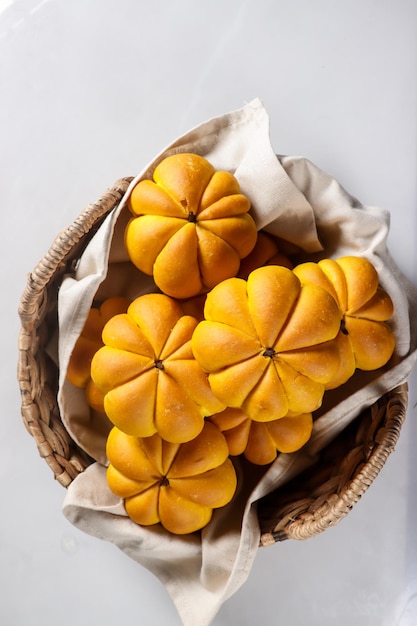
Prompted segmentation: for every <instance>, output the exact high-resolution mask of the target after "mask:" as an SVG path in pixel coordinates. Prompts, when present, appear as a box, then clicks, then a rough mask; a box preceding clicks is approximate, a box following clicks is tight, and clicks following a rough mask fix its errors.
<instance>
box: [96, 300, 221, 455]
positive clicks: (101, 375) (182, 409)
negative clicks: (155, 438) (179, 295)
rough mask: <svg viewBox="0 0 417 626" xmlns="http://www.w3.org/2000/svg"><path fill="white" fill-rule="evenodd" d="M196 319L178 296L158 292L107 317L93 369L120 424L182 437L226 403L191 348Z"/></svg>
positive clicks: (142, 433) (137, 431) (133, 430)
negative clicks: (102, 343) (216, 391)
mask: <svg viewBox="0 0 417 626" xmlns="http://www.w3.org/2000/svg"><path fill="white" fill-rule="evenodd" d="M197 323H198V322H197V320H196V319H195V318H194V317H192V316H191V315H184V313H183V310H182V308H181V306H180V304H179V303H178V302H177V301H176V300H174V299H173V298H170V297H169V296H166V295H164V294H156V293H153V294H145V295H142V296H139V297H138V298H136V299H135V300H134V301H133V302H132V304H131V305H130V306H129V308H128V310H127V313H125V314H121V315H116V316H114V317H113V318H112V319H110V320H109V321H108V322H107V324H106V325H105V327H104V329H103V342H104V346H103V347H102V348H100V350H98V352H96V354H95V355H94V358H93V361H92V364H91V375H92V378H93V380H94V382H95V383H96V384H97V386H98V387H99V388H100V389H101V391H102V392H103V393H104V408H105V411H106V414H107V416H108V418H109V419H110V421H111V422H112V423H113V424H114V425H115V426H117V427H118V428H120V429H121V430H123V431H124V432H126V433H127V434H129V435H134V436H137V437H149V436H151V435H153V434H154V433H156V432H158V433H159V434H160V435H161V437H162V438H163V439H166V440H167V441H170V442H173V443H183V442H185V441H189V440H190V439H192V438H194V437H195V436H196V435H198V434H199V433H200V432H201V430H202V428H203V425H204V418H205V417H206V416H207V415H211V414H212V413H216V412H218V411H219V410H222V409H223V408H224V405H223V404H222V403H221V402H220V401H219V400H218V399H217V398H216V397H215V396H214V394H213V392H212V391H211V389H210V387H209V384H208V380H207V375H206V373H205V372H203V370H202V369H201V367H200V366H199V365H198V363H197V361H196V360H195V358H194V356H193V353H192V351H191V336H192V334H193V331H194V329H195V327H196V325H197Z"/></svg>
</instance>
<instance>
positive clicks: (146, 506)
mask: <svg viewBox="0 0 417 626" xmlns="http://www.w3.org/2000/svg"><path fill="white" fill-rule="evenodd" d="M107 456H108V459H109V462H110V465H109V467H108V469H107V482H108V485H109V487H110V490H111V491H112V492H113V493H114V494H116V495H117V496H119V497H121V498H123V499H124V506H125V509H126V513H127V514H128V516H129V517H130V518H131V519H132V520H133V521H134V522H136V523H137V524H140V525H144V526H149V525H153V524H158V523H161V524H162V526H163V527H164V528H165V529H166V530H168V531H169V532H171V533H174V534H181V535H183V534H188V533H192V532H194V531H197V530H200V529H201V528H203V527H204V526H206V525H207V524H208V523H209V521H210V519H211V517H212V513H213V509H216V508H219V507H222V506H225V505H226V504H228V503H229V502H230V501H231V499H232V498H233V495H234V493H235V490H236V485H237V479H236V472H235V469H234V466H233V464H232V462H231V460H230V458H228V457H229V450H228V447H227V443H226V440H225V438H224V436H223V435H222V433H221V432H220V430H219V429H218V428H217V426H215V425H214V424H212V423H210V422H206V423H205V425H204V428H203V430H202V431H201V433H200V434H199V435H198V436H197V437H195V438H194V439H193V440H192V441H189V442H188V443H183V444H174V443H169V442H167V441H164V440H163V439H161V437H160V436H159V435H158V434H155V435H153V436H151V437H147V438H145V439H141V438H138V437H132V436H131V435H126V434H125V433H123V432H122V431H120V430H119V429H117V428H113V429H112V430H111V431H110V434H109V437H108V440H107Z"/></svg>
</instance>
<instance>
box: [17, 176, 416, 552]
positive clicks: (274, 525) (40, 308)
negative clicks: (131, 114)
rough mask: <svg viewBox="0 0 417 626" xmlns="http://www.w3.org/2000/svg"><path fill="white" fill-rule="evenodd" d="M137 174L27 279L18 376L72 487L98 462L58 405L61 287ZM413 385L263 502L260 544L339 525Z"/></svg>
mask: <svg viewBox="0 0 417 626" xmlns="http://www.w3.org/2000/svg"><path fill="white" fill-rule="evenodd" d="M131 180H132V178H122V179H120V180H118V181H117V182H116V183H115V184H114V185H113V187H111V188H109V189H108V190H107V191H106V192H105V193H104V194H103V195H102V197H100V198H99V199H98V200H97V201H96V202H95V203H93V204H91V205H89V206H88V207H87V208H86V209H85V210H84V211H83V212H82V213H81V214H80V216H79V217H78V218H77V219H76V220H75V221H74V223H73V224H71V225H70V226H69V227H68V228H67V229H66V230H64V231H62V232H61V233H60V234H59V235H58V236H57V238H56V239H55V241H54V242H53V243H52V245H51V247H50V249H49V250H48V252H47V254H46V255H45V256H44V258H43V259H42V260H41V261H40V262H39V263H38V265H37V266H36V267H35V269H34V270H33V272H31V274H30V275H29V277H28V281H27V285H26V288H25V291H24V293H23V295H22V298H21V302H20V306H19V316H20V320H21V330H20V334H19V359H18V381H19V386H20V391H21V399H22V400H21V412H22V418H23V422H24V424H25V426H26V428H27V430H28V431H29V433H30V434H31V435H32V437H33V438H34V440H35V442H36V445H37V447H38V451H39V454H40V456H41V457H43V458H44V459H45V461H46V462H47V464H48V465H49V467H50V468H51V470H52V472H53V473H54V476H55V478H56V480H58V482H59V483H60V484H61V485H63V486H64V487H68V485H69V484H70V483H71V482H72V481H73V480H74V478H76V476H78V474H80V473H81V472H83V471H84V470H85V469H86V467H88V466H89V465H90V464H91V463H92V462H93V460H92V459H91V458H90V457H89V456H88V455H87V454H85V452H84V451H83V450H81V449H80V448H79V447H78V446H77V444H76V443H75V442H74V441H73V440H72V438H71V436H70V435H69V433H68V432H67V430H66V429H65V427H64V425H63V423H62V421H61V417H60V412H59V407H58V404H57V391H58V368H57V366H56V364H55V362H54V361H53V360H52V359H51V358H50V356H49V355H48V352H47V346H48V342H49V340H50V337H51V336H52V335H53V334H54V332H55V331H56V328H57V324H58V314H57V303H58V289H59V286H60V283H61V281H62V277H63V275H64V274H66V273H68V272H70V271H71V270H72V269H73V268H74V267H75V264H76V262H77V260H78V259H79V257H80V255H81V254H82V252H83V250H84V248H85V246H86V245H87V243H88V242H89V240H90V239H91V237H92V236H93V235H94V233H95V232H96V230H97V228H98V227H99V226H100V224H101V223H102V221H103V219H104V218H105V217H106V215H107V214H108V213H109V212H110V211H111V210H113V209H114V208H115V207H116V206H117V205H118V204H119V203H120V201H121V199H122V197H123V196H124V194H125V192H126V190H127V188H128V186H129V183H130V182H131ZM407 399H408V391H407V385H406V384H403V385H401V386H400V387H397V388H396V389H394V390H392V391H390V392H389V393H386V394H385V395H384V396H382V397H381V398H380V399H379V400H378V402H376V403H375V404H374V405H373V406H372V407H370V408H367V409H366V410H364V411H363V412H362V413H361V414H360V415H359V416H358V417H357V418H356V419H355V420H354V421H353V422H352V423H351V424H350V425H349V426H348V427H347V428H346V429H345V430H344V431H343V432H342V433H341V434H340V435H339V436H338V437H337V439H335V440H334V441H333V442H332V443H331V444H330V445H329V446H328V447H327V448H325V449H324V450H323V451H322V453H321V455H320V456H319V458H318V460H317V461H316V463H315V464H314V466H313V467H310V468H309V469H308V471H306V472H304V473H303V474H300V475H299V476H297V477H296V478H295V479H293V480H291V481H290V482H289V483H287V484H285V485H284V486H282V487H280V488H278V489H277V490H275V491H273V492H272V493H270V494H269V495H268V496H266V497H265V498H263V499H262V500H260V501H259V502H258V518H259V524H260V529H261V541H260V545H264V546H265V545H271V544H274V543H275V542H277V541H282V540H284V539H289V538H290V539H307V538H309V537H312V536H314V535H317V534H319V533H321V532H322V531H324V530H326V529H327V528H329V527H331V526H334V525H335V524H337V523H338V522H339V521H340V520H341V519H343V518H344V517H345V516H346V515H347V514H348V513H349V511H350V510H351V509H352V507H353V506H354V505H355V504H356V502H358V500H359V499H360V498H361V496H362V495H363V494H364V493H365V491H366V490H367V489H368V487H369V486H370V485H371V484H372V482H373V481H374V480H375V478H376V477H377V476H378V474H379V472H380V470H381V468H382V467H383V465H384V464H385V462H386V460H387V458H388V456H389V455H390V454H391V452H392V451H393V450H394V447H395V445H396V442H397V440H398V437H399V435H400V431H401V427H402V425H403V422H404V419H405V414H406V409H407Z"/></svg>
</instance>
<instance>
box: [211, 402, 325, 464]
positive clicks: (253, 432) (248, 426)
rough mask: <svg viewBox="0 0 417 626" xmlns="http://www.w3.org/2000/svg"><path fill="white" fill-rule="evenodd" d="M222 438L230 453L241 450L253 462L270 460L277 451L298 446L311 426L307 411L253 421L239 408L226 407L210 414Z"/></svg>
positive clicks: (295, 448) (307, 435) (306, 435)
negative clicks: (262, 420)
mask: <svg viewBox="0 0 417 626" xmlns="http://www.w3.org/2000/svg"><path fill="white" fill-rule="evenodd" d="M210 421H212V422H213V423H214V424H216V426H218V427H219V428H220V430H221V431H222V433H223V435H224V436H225V438H226V441H227V445H228V446H229V452H230V454H231V456H238V455H240V454H243V455H244V456H245V457H246V459H247V460H248V461H250V462H251V463H254V464H255V465H266V464H268V463H272V461H274V460H275V459H276V457H277V454H278V453H291V452H296V451H297V450H300V449H301V448H302V447H303V446H304V445H305V444H306V443H307V441H308V440H309V439H310V437H311V432H312V430H313V417H312V415H311V413H302V414H301V415H293V414H288V415H286V416H285V417H281V418H280V419H276V420H272V421H271V422H255V421H254V420H251V419H250V418H249V417H248V416H247V415H246V413H245V412H244V411H242V409H233V408H226V409H224V411H222V412H221V413H218V414H217V415H212V416H210Z"/></svg>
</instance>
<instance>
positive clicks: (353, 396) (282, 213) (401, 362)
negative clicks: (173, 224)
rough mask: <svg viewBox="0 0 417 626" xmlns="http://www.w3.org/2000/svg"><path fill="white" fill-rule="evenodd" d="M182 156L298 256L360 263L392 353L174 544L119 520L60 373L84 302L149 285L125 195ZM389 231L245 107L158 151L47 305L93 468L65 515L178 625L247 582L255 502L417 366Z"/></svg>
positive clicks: (416, 299)
mask: <svg viewBox="0 0 417 626" xmlns="http://www.w3.org/2000/svg"><path fill="white" fill-rule="evenodd" d="M186 151H192V152H195V153H198V154H200V155H202V156H204V157H206V158H207V159H208V160H209V161H210V162H211V163H212V164H213V165H214V167H215V168H216V169H226V170H229V171H232V172H233V173H234V174H235V176H236V178H237V179H238V181H239V183H240V185H241V189H242V192H243V193H245V194H246V195H247V196H248V197H249V198H250V200H251V203H252V209H251V214H252V216H253V217H254V219H255V221H256V223H257V226H258V229H260V228H265V229H266V230H268V231H270V232H272V233H274V234H277V235H279V236H280V237H281V238H283V239H286V240H287V241H289V242H291V243H294V244H296V245H297V246H299V247H301V248H302V249H303V250H304V252H305V257H306V258H309V259H313V260H318V259H319V258H322V257H333V258H337V257H338V256H342V255H347V254H354V255H359V256H364V257H366V258H368V259H369V260H370V261H371V262H372V263H373V264H374V266H375V267H376V269H377V271H378V273H379V277H380V282H381V284H382V286H383V287H384V288H385V289H386V291H387V292H388V293H389V294H390V296H391V298H392V299H393V301H394V306H395V312H394V316H393V318H392V325H393V329H394V332H395V336H396V351H395V354H394V357H393V358H392V359H391V361H390V362H389V363H388V364H387V365H386V366H385V367H384V368H381V369H380V370H378V371H377V372H368V373H361V372H358V373H356V374H355V375H354V376H353V377H352V379H351V380H350V381H349V382H348V383H347V384H346V385H344V386H343V387H342V388H339V389H338V390H334V391H332V392H327V394H326V400H325V402H324V403H323V407H322V408H321V410H320V411H318V414H319V416H318V418H317V420H316V421H315V425H314V430H313V435H312V438H311V440H310V442H309V443H308V444H307V446H306V447H305V448H303V450H302V451H300V452H297V453H294V454H290V455H288V454H282V455H280V456H278V458H277V460H276V461H275V463H273V464H272V465H271V466H270V467H269V468H268V469H267V470H266V471H265V472H264V474H263V475H261V477H260V478H256V477H255V476H254V477H253V479H252V480H250V479H249V478H247V477H245V483H244V484H243V485H242V484H241V485H240V487H239V491H238V493H237V495H236V497H235V498H234V500H233V501H232V503H230V504H229V505H228V506H226V507H224V508H222V509H219V510H217V511H215V512H214V515H213V519H212V521H211V522H210V524H209V525H208V526H207V527H206V528H205V529H203V530H202V531H201V534H200V533H195V534H193V535H190V536H185V537H182V536H175V535H171V534H169V533H167V532H166V531H164V530H163V529H162V528H159V527H150V528H145V527H140V526H138V525H137V524H135V523H134V522H132V521H131V520H130V519H129V518H128V517H127V516H126V513H125V511H124V507H123V503H122V501H121V500H120V499H119V498H117V497H116V496H114V495H113V494H112V493H111V492H110V491H109V489H108V487H107V483H106V478H105V465H106V457H105V450H104V447H105V440H106V435H107V431H108V428H109V426H110V425H109V424H106V423H104V424H103V423H101V424H98V423H97V421H95V418H92V417H91V415H90V413H89V410H88V407H87V406H86V403H85V398H84V394H83V392H82V391H80V390H77V389H76V388H74V387H73V386H72V385H70V384H69V383H68V381H66V379H65V376H66V368H67V364H68V359H69V357H70V355H71V352H72V349H73V346H74V344H75V341H76V340H77V338H78V336H79V333H80V332H81V329H82V327H83V325H84V321H85V319H86V316H87V314H88V311H89V309H90V306H91V304H92V303H93V300H94V299H98V298H104V297H108V296H110V295H128V296H130V297H132V298H133V297H136V296H138V295H140V294H141V293H145V292H147V291H152V290H154V289H155V286H154V284H153V281H152V280H151V279H150V278H149V277H145V276H144V275H143V274H142V273H141V272H139V271H138V270H136V269H134V268H132V267H131V265H130V264H129V262H128V258H127V254H126V251H125V250H124V247H123V231H124V226H125V223H126V220H127V219H128V211H127V208H126V199H127V198H128V196H129V193H130V191H131V189H132V188H133V186H134V185H135V184H136V183H137V182H138V180H140V179H141V178H145V177H149V175H150V174H151V173H152V171H153V169H154V167H155V166H156V164H157V163H158V162H159V161H160V160H161V159H162V158H164V157H165V156H168V155H169V154H172V153H175V152H186ZM388 229H389V214H388V212H387V211H384V210H382V209H379V208H374V207H366V206H363V205H362V204H361V203H360V202H359V201H358V200H356V199H355V198H353V197H352V196H350V195H349V194H348V193H347V192H346V191H345V190H344V189H343V188H342V187H341V186H340V184H339V183H338V182H337V181H336V180H334V179H333V178H332V177H331V176H329V175H328V174H326V173H325V172H323V171H321V170H320V169H319V168H317V167H316V166H315V165H314V164H312V163H311V162H310V161H309V160H307V159H305V158H302V157H291V156H279V157H277V156H276V154H275V152H274V150H273V148H272V146H271V143H270V137H269V118H268V114H267V112H266V110H265V108H264V107H263V105H262V103H261V101H260V100H259V99H256V100H254V101H252V102H250V103H249V104H247V105H245V106H244V107H242V108H241V109H239V110H237V111H233V112H231V113H229V114H226V115H223V116H220V117H218V118H214V119H212V120H210V121H208V122H206V123H204V124H202V125H200V126H198V127H197V128H195V129H193V130H191V131H190V132H189V133H187V134H186V135H184V136H183V137H181V138H179V139H178V140H177V141H175V142H174V143H173V144H171V145H170V146H168V148H167V149H166V150H164V151H163V152H162V153H161V154H160V155H158V157H157V158H156V159H155V160H154V161H153V162H152V163H151V164H150V165H149V166H148V167H146V168H145V169H144V170H143V171H142V172H141V173H139V174H138V175H137V176H136V178H135V179H134V181H133V182H132V184H131V185H130V187H129V189H128V191H127V193H126V195H125V197H124V199H123V200H122V202H121V203H120V205H119V207H117V208H116V209H115V210H114V211H113V212H112V213H111V214H110V215H109V216H108V217H107V218H106V220H105V221H104V223H103V224H102V226H101V227H100V229H99V230H98V232H97V234H96V235H95V236H94V238H93V239H92V240H91V242H90V243H89V245H88V246H87V248H86V250H85V252H84V254H83V256H82V258H81V260H80V263H79V266H78V269H77V272H76V274H75V276H68V277H66V278H65V279H64V281H63V283H62V286H61V289H60V292H59V309H58V310H59V346H58V348H59V365H60V381H59V383H60V384H59V396H58V400H59V405H60V410H61V415H62V419H63V422H64V424H65V426H66V428H67V429H68V431H69V432H70V433H71V434H72V436H73V438H74V440H75V441H76V442H77V443H78V444H79V445H80V447H82V448H84V449H85V450H86V451H87V452H88V453H89V454H90V455H91V456H92V457H93V458H94V459H95V460H96V462H95V463H93V464H92V465H91V466H90V467H89V468H88V469H87V470H85V471H84V472H83V473H82V474H80V475H79V476H78V477H77V478H76V479H75V480H74V481H73V482H72V483H71V485H70V486H69V488H68V490H67V493H66V496H65V499H64V503H63V512H64V515H65V516H66V517H67V518H68V520H69V521H70V522H72V523H73V524H74V525H75V526H77V527H78V528H80V529H82V530H83V531H85V532H87V533H89V534H91V535H94V536H95V537H98V538H101V539H104V540H106V541H110V542H112V543H114V544H115V545H117V546H118V547H119V548H120V549H121V550H123V551H124V552H125V553H126V554H127V555H128V556H129V557H131V558H132V559H134V560H135V561H137V562H138V563H140V564H141V565H142V566H144V567H146V568H148V569H149V570H150V571H152V572H153V573H154V574H155V575H156V576H157V577H158V578H159V579H160V580H161V581H162V583H163V584H164V585H165V586H166V589H167V591H168V592H169V594H170V596H171V597H172V600H173V602H174V604H175V606H176V609H177V611H178V613H179V615H180V617H181V619H182V621H183V624H184V626H208V625H209V624H210V623H211V621H212V620H213V618H214V616H215V615H216V613H217V611H218V610H219V608H220V607H221V605H222V604H223V602H225V601H226V600H227V598H229V597H230V596H231V595H232V594H233V593H235V592H236V591H237V589H239V587H241V586H242V585H243V584H244V582H245V581H246V580H247V578H248V576H249V574H250V570H251V566H252V563H253V560H254V558H255V555H256V551H257V549H258V545H259V539H260V531H259V525H258V521H257V514H256V502H257V500H258V499H259V498H261V497H262V496H263V495H266V494H267V493H269V492H270V491H271V490H273V489H275V488H276V487H277V486H279V485H281V484H283V483H285V482H286V481H288V480H289V479H290V478H292V477H293V476H294V475H295V474H297V473H298V472H300V471H301V470H302V469H304V468H305V467H306V466H307V465H308V464H310V463H311V462H312V461H313V460H314V457H315V455H316V454H317V452H319V451H320V450H321V449H322V448H323V446H325V445H327V444H328V443H330V442H331V441H332V439H333V438H334V437H335V436H336V435H337V434H338V433H339V432H340V431H341V430H342V429H343V428H344V427H345V426H346V425H347V424H348V423H349V422H351V421H352V419H353V418H354V417H356V416H357V414H358V413H359V412H360V411H361V410H362V409H363V408H365V407H367V406H369V405H371V404H372V403H373V402H374V401H376V400H377V399H378V398H379V397H380V396H381V395H382V394H383V393H384V392H386V391H388V390H390V389H393V388H394V387H396V386H397V385H399V384H401V383H402V382H404V381H405V380H406V379H407V377H408V375H409V373H410V371H411V370H412V368H413V366H414V363H415V361H416V358H417V351H416V348H417V337H416V333H417V328H416V323H415V321H416V316H417V289H416V288H415V287H414V286H413V285H410V284H409V283H408V282H407V280H406V279H405V277H404V276H403V275H402V274H401V273H400V272H399V270H398V268H397V267H396V265H395V263H394V261H393V260H392V258H391V255H390V253H389V252H388V250H387V246H386V239H387V234H388ZM411 321H412V322H413V323H410V322H411ZM238 470H239V468H238ZM258 476H259V472H258ZM251 483H252V484H251ZM155 610H157V607H156V608H155Z"/></svg>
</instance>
